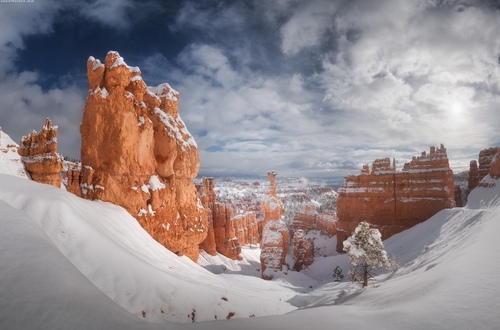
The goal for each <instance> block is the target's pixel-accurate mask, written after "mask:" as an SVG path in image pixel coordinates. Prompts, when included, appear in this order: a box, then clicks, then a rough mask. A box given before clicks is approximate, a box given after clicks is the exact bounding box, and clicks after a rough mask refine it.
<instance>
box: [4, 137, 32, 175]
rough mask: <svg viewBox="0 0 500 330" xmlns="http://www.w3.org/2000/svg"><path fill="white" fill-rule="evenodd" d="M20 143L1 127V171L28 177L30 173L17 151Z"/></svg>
mask: <svg viewBox="0 0 500 330" xmlns="http://www.w3.org/2000/svg"><path fill="white" fill-rule="evenodd" d="M18 146H19V145H18V144H17V143H16V142H14V141H13V140H12V139H11V138H10V136H9V135H7V133H5V132H4V131H2V129H1V128H0V173H4V174H9V175H14V176H17V177H20V178H24V179H28V174H27V173H26V170H25V168H24V164H23V163H22V161H21V156H20V155H19V154H18V153H17V147H18Z"/></svg>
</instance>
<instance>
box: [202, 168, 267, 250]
mask: <svg viewBox="0 0 500 330" xmlns="http://www.w3.org/2000/svg"><path fill="white" fill-rule="evenodd" d="M196 188H197V190H198V195H199V196H200V200H201V202H202V204H203V206H204V207H205V210H206V211H207V215H208V235H207V238H206V239H205V240H204V241H203V242H202V243H201V244H200V248H201V249H203V250H204V251H206V252H207V253H209V254H211V255H216V254H217V252H219V253H221V254H223V255H224V256H226V257H228V258H231V259H234V260H240V259H241V256H240V253H241V246H242V245H245V244H258V243H259V242H260V236H259V232H258V224H257V218H256V213H255V212H253V211H247V210H243V209H241V208H237V207H235V206H233V205H232V204H231V203H230V202H228V201H225V200H217V199H216V195H215V192H214V179H213V178H203V179H202V182H201V184H199V185H197V187H196Z"/></svg>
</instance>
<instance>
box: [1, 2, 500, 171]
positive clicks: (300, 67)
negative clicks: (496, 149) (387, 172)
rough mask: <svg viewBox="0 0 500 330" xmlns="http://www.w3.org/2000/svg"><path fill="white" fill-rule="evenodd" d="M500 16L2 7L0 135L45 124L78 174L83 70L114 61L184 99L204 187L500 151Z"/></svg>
mask: <svg viewBox="0 0 500 330" xmlns="http://www.w3.org/2000/svg"><path fill="white" fill-rule="evenodd" d="M499 8H500V6H499V5H498V4H497V2H496V1H466V0H461V1H452V0H449V1H446V0H440V1H437V0H435V1H434V0H425V1H424V0H415V1H400V0H372V1H366V0H364V1H363V0H349V1H348V0H345V1H332V0H309V1H297V0H276V1H264V0H247V1H131V0H122V1H113V0H107V1H103V0H92V1H65V2H60V1H55V0H34V1H33V2H25V3H15V2H1V3H0V126H1V127H2V128H3V130H4V131H5V132H7V133H8V134H9V135H11V137H12V138H14V139H15V140H17V141H19V140H20V138H21V136H22V135H26V134H28V133H29V132H31V130H33V129H36V130H38V129H40V128H41V126H42V125H43V122H44V119H45V118H46V117H47V116H49V117H51V119H52V120H53V122H54V123H55V124H57V125H59V131H60V133H59V151H60V152H61V153H62V154H64V155H67V156H70V157H74V158H79V150H80V134H79V124H80V122H81V117H82V113H83V107H84V104H85V99H86V95H87V91H88V85H87V80H86V61H87V58H88V57H89V56H91V55H92V56H94V57H96V58H99V59H101V60H104V58H105V56H106V53H107V52H108V51H109V50H116V51H118V52H120V54H121V55H122V56H123V57H124V58H125V61H126V62H127V63H128V64H129V65H132V66H139V67H140V68H141V71H142V76H143V78H144V80H145V82H146V83H147V84H148V85H150V86H154V85H157V84H159V83H162V82H168V83H169V84H170V85H172V87H174V88H175V89H176V90H178V91H179V92H180V93H181V98H180V115H181V117H182V118H183V119H184V121H185V122H186V124H187V126H188V129H189V130H190V132H191V133H192V134H193V136H194V137H195V139H196V141H197V143H198V146H199V149H200V159H201V169H200V174H201V175H215V176H232V175H243V174H244V175H265V173H266V172H267V171H268V170H270V169H274V170H276V171H278V173H280V176H296V177H301V176H304V177H333V176H343V175H345V174H347V173H358V170H359V168H360V167H361V165H362V164H365V163H370V164H371V163H372V162H373V160H375V159H376V158H382V157H391V158H393V157H394V158H396V160H397V161H399V162H401V163H402V162H405V161H408V160H410V159H411V157H412V156H413V155H418V154H420V153H421V152H422V151H424V150H428V148H429V146H431V145H439V144H440V143H443V144H444V145H445V146H446V147H447V149H448V156H449V158H450V164H451V166H452V168H453V169H454V171H455V172H459V171H462V170H466V169H467V168H468V164H469V161H470V160H471V159H475V158H477V154H478V152H479V151H480V150H481V149H484V148H487V147H491V146H498V145H500V130H498V123H499V121H500V111H498V109H499V105H500V94H499V90H500V85H499V84H500V70H499V61H500V60H499V59H500V34H499V33H498V31H500V11H499Z"/></svg>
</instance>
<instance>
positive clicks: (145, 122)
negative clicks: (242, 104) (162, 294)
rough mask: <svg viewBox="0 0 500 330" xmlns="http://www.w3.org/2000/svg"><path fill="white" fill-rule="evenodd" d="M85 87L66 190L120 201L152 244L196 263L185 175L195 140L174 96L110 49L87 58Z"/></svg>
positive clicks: (197, 206)
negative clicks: (78, 144) (75, 160)
mask: <svg viewBox="0 0 500 330" xmlns="http://www.w3.org/2000/svg"><path fill="white" fill-rule="evenodd" d="M87 76H88V82H89V86H90V90H89V93H88V97H87V102H86V104H85V109H84V113H83V119H82V123H81V126H80V133H81V136H82V148H81V161H82V168H81V171H80V173H78V170H72V171H68V175H67V179H68V190H70V191H75V192H76V193H77V194H78V195H80V196H82V197H84V198H87V199H91V200H93V199H99V200H102V201H107V202H111V203H114V204H117V205H120V206H123V207H124V208H125V209H126V210H127V211H128V212H129V213H130V214H131V215H132V216H134V217H135V218H136V219H137V220H138V221H139V223H140V224H141V225H142V227H143V228H144V229H146V231H148V232H149V233H150V234H151V236H152V237H153V238H154V239H156V240H157V241H158V242H160V243H161V244H163V245H164V246H165V247H167V248H168V249H169V250H171V251H173V252H174V253H177V254H178V255H186V256H188V257H189V258H191V259H192V260H194V261H197V259H198V254H199V248H198V245H199V244H200V243H201V242H202V241H203V240H204V239H205V238H206V236H207V227H208V226H207V215H206V212H205V210H204V209H203V206H202V204H201V202H200V201H199V199H198V197H197V193H196V188H195V185H194V183H193V178H195V177H196V175H197V173H198V169H199V165H200V162H199V157H198V149H197V146H196V143H195V141H194V139H193V137H192V136H191V134H190V133H189V132H188V130H187V128H186V125H185V124H184V122H183V121H182V119H181V118H180V116H179V114H178V98H179V93H178V92H176V91H175V90H174V89H172V88H171V87H170V86H169V85H168V84H166V83H165V84H161V85H159V86H157V87H148V86H147V85H146V84H145V83H144V81H143V80H142V77H141V71H140V70H139V68H137V67H130V66H128V65H127V64H126V63H125V61H124V60H123V58H122V57H121V56H120V55H119V54H118V53H117V52H113V51H111V52H109V53H108V54H107V56H106V60H105V62H104V63H101V62H100V61H99V60H98V59H95V58H93V57H90V58H89V59H88V61H87Z"/></svg>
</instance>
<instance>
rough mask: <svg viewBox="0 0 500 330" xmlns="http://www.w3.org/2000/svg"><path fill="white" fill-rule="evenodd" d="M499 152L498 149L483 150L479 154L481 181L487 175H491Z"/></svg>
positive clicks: (478, 172)
mask: <svg viewBox="0 0 500 330" xmlns="http://www.w3.org/2000/svg"><path fill="white" fill-rule="evenodd" d="M498 150H499V148H498V147H493V148H488V149H484V150H481V151H480V152H479V158H478V160H479V167H478V171H477V174H478V176H479V181H481V180H482V179H483V178H484V177H485V176H486V175H488V174H489V173H490V168H491V163H492V161H493V158H495V155H496V154H497V152H498Z"/></svg>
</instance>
